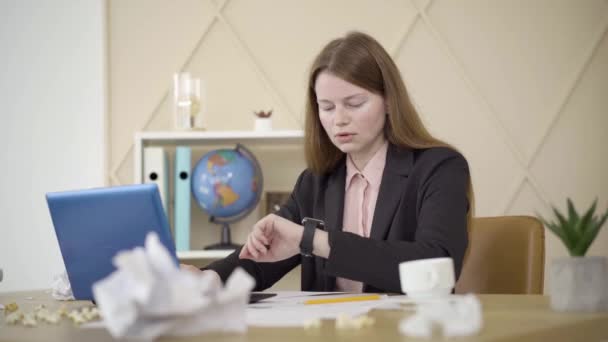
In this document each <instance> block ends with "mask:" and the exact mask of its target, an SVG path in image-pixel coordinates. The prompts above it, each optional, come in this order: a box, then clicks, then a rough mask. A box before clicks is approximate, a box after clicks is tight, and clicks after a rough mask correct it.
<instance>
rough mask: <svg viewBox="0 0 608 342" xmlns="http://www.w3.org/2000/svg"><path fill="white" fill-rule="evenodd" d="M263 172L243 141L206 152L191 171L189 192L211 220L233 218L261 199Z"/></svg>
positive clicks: (240, 215) (236, 218)
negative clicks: (231, 147) (230, 147)
mask: <svg viewBox="0 0 608 342" xmlns="http://www.w3.org/2000/svg"><path fill="white" fill-rule="evenodd" d="M261 192H262V172H261V169H260V165H259V163H258V161H257V160H256V159H255V157H254V155H253V154H252V153H251V151H249V150H248V149H246V148H245V147H244V146H242V145H240V144H239V145H237V146H236V148H234V149H220V150H214V151H211V152H209V153H207V154H205V155H204V156H203V157H202V158H201V159H200V160H199V161H198V163H197V164H196V166H195V167H194V170H193V171H192V194H193V195H194V198H195V199H196V202H197V203H198V205H199V207H200V208H201V209H202V210H203V211H205V212H206V213H207V214H209V216H211V217H212V220H213V221H214V222H235V221H238V220H239V219H241V218H243V217H244V216H246V215H247V214H248V213H249V212H251V211H252V210H253V209H254V208H255V206H256V205H257V204H258V202H259V200H260V195H261Z"/></svg>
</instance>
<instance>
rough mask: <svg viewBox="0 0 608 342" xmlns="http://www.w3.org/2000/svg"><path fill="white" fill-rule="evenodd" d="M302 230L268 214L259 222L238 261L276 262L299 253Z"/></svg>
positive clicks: (283, 219)
mask: <svg viewBox="0 0 608 342" xmlns="http://www.w3.org/2000/svg"><path fill="white" fill-rule="evenodd" d="M303 231H304V228H303V227H302V226H301V225H299V224H296V223H293V222H291V221H289V220H287V219H285V218H283V217H281V216H278V215H275V214H270V215H267V216H266V217H264V218H262V219H261V220H259V221H258V222H257V223H256V224H255V225H254V226H253V230H252V231H251V233H250V234H249V236H248V237H247V242H246V243H245V245H244V246H243V248H242V249H241V253H240V254H239V258H240V259H251V260H254V261H257V262H276V261H281V260H285V259H287V258H290V257H292V256H294V255H296V254H298V253H300V240H301V239H302V232H303Z"/></svg>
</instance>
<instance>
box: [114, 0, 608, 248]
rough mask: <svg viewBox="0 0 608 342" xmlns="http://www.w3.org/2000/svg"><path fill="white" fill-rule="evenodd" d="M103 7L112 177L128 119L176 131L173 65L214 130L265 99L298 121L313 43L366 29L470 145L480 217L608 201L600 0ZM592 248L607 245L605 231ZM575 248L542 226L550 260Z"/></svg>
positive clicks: (422, 104) (607, 89) (247, 118)
mask: <svg viewBox="0 0 608 342" xmlns="http://www.w3.org/2000/svg"><path fill="white" fill-rule="evenodd" d="M108 13H109V51H110V56H109V62H110V65H109V69H110V113H109V122H110V131H109V135H110V139H108V141H109V146H108V150H109V162H108V167H109V170H108V173H109V174H110V177H111V179H110V180H109V181H110V182H111V183H112V184H122V183H130V182H131V181H132V179H131V177H132V167H133V166H132V159H133V158H132V141H133V133H134V132H136V131H139V130H168V129H171V125H172V120H171V116H170V110H169V102H168V101H169V100H170V97H169V96H168V95H169V91H170V87H171V75H172V73H173V72H175V71H178V70H186V71H190V72H192V73H193V74H195V75H198V76H201V77H202V78H204V79H205V81H206V83H207V87H208V94H207V95H208V114H209V117H208V122H209V129H212V130H230V129H250V128H252V126H253V116H252V115H251V111H252V110H256V109H269V108H273V109H274V110H275V121H274V124H275V127H277V128H279V129H299V128H301V127H302V126H301V125H302V121H303V117H302V112H303V100H304V94H305V86H306V84H305V82H306V74H307V71H308V67H309V65H310V63H311V62H312V58H313V56H314V54H315V53H316V52H317V51H318V50H319V48H320V47H321V46H322V45H323V44H325V43H326V42H327V41H329V40H330V39H332V38H335V37H337V36H341V35H342V34H344V33H345V32H346V31H348V30H352V29H356V30H362V31H365V32H368V33H370V34H372V35H373V36H375V37H376V38H377V39H378V40H379V41H380V42H381V43H382V44H383V45H384V46H385V47H386V48H387V50H388V51H389V52H390V53H391V54H392V55H393V57H394V58H395V61H396V62H397V64H398V65H399V67H400V69H401V71H402V74H403V76H404V79H405V81H406V84H407V86H408V88H409V91H410V92H411V95H412V97H413V99H414V101H415V103H416V105H417V107H418V108H419V109H420V112H421V113H422V115H423V119H424V121H425V122H426V124H427V125H428V127H429V128H430V129H431V131H432V132H433V133H434V134H436V135H437V136H438V137H440V138H442V139H444V140H447V141H449V142H451V143H453V144H454V145H455V146H456V147H458V148H459V149H460V150H461V151H462V152H463V153H464V154H465V155H466V156H467V158H468V160H469V163H470V165H471V169H472V174H473V181H474V186H475V193H476V199H477V215H478V216H489V215H510V214H526V215H534V214H535V213H542V214H545V215H546V214H548V208H549V205H550V204H554V205H556V206H558V207H560V208H563V207H564V205H565V198H566V197H572V198H573V199H574V201H575V203H577V204H578V205H579V206H580V207H584V206H587V205H588V204H589V203H590V202H591V201H592V200H593V199H594V198H595V197H598V198H599V199H600V205H601V207H604V208H605V207H606V206H608V177H607V176H606V175H607V174H608V161H607V160H606V157H607V156H608V154H607V153H606V151H605V149H606V147H607V146H608V134H607V133H606V132H605V131H606V129H607V128H608V102H607V101H608V100H607V98H608V96H606V94H608V37H607V34H606V31H607V30H608V1H606V0H589V1H570V0H559V1H554V0H539V1H534V2H530V1H524V0H518V1H499V0H493V1H484V0H468V1H459V2H453V1H448V0H436V1H423V0H420V1H415V0H413V1H398V0H392V1H383V2H377V1H371V0H369V1H366V0H357V1H346V0H339V1H331V2H328V1H320V0H315V1H296V0H286V1H270V0H256V1H247V0H233V1H219V0H218V1H211V0H187V1H186V0H184V1H180V2H177V3H176V2H172V1H167V0H154V1H148V0H131V1H115V0H111V1H109V11H108ZM295 177H296V174H295V172H294V175H293V180H294V181H295ZM287 183H289V182H288V181H287ZM277 186H279V185H277ZM280 186H281V187H283V188H290V187H291V186H292V184H281V185H280ZM239 234H240V235H239V236H244V234H246V232H240V233H239ZM237 235H238V234H237ZM590 253H591V254H600V255H608V229H604V230H603V232H602V233H601V234H600V236H599V237H598V239H597V241H596V242H595V243H594V245H593V246H592V248H591V250H590ZM565 254H566V252H565V249H564V248H563V247H562V246H561V244H560V242H559V241H557V239H555V238H554V237H552V236H548V237H547V260H551V259H552V258H553V257H556V256H561V255H565Z"/></svg>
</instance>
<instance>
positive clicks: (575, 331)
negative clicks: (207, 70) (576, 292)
mask: <svg viewBox="0 0 608 342" xmlns="http://www.w3.org/2000/svg"><path fill="white" fill-rule="evenodd" d="M479 298H480V299H481V302H482V306H483V318H484V327H483V330H482V331H481V333H480V334H479V335H477V336H472V337H470V338H467V339H466V340H467V341H488V340H492V341H518V342H519V341H582V340H585V341H598V342H608V313H562V312H554V311H551V309H550V308H549V299H548V298H547V297H545V296H539V295H480V296H479ZM10 302H17V304H18V305H19V306H20V308H21V309H22V310H24V311H31V310H33V309H34V307H35V306H36V305H39V304H44V305H45V306H47V307H48V308H49V309H54V308H58V307H59V306H60V305H62V304H64V303H65V304H66V305H67V307H68V309H74V308H78V307H81V306H85V305H90V303H89V302H57V301H54V300H53V299H52V298H51V297H50V295H49V294H48V293H46V292H44V291H34V292H13V293H0V303H3V304H8V303H10ZM411 314H412V313H411V312H407V311H398V310H393V311H381V310H374V311H372V312H371V313H370V315H371V316H373V317H375V318H376V323H375V325H374V326H373V327H371V328H366V329H363V330H360V331H356V332H354V331H350V332H341V331H339V330H336V329H335V328H334V322H333V321H323V324H322V326H321V328H320V329H318V330H305V329H304V328H249V331H248V332H247V333H246V334H244V335H238V334H206V335H201V336H196V337H190V338H163V339H160V341H200V340H205V341H226V342H229V341H239V342H242V341H260V342H268V341H275V340H277V341H290V342H298V341H317V342H321V341H336V340H338V341H339V340H348V341H403V340H407V341H416V339H412V338H407V337H405V336H402V335H400V334H399V331H398V328H397V327H398V324H399V321H400V320H401V319H402V318H404V317H407V316H408V315H411ZM0 318H1V319H0V341H51V342H53V341H87V342H95V341H111V340H112V337H111V336H110V335H109V333H108V332H107V331H105V329H83V328H79V327H76V326H74V325H73V324H72V323H71V322H69V321H67V320H63V321H62V322H61V323H60V324H59V325H56V326H55V325H46V324H43V323H40V324H39V325H38V326H37V327H34V328H27V327H23V326H12V325H6V322H5V320H4V317H2V315H0ZM435 340H436V341H445V340H444V339H443V338H442V337H440V336H437V337H436V338H435V339H433V340H432V341H435ZM458 340H460V341H462V340H465V339H458ZM425 341H430V340H425Z"/></svg>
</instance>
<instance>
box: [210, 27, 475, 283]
mask: <svg viewBox="0 0 608 342" xmlns="http://www.w3.org/2000/svg"><path fill="white" fill-rule="evenodd" d="M308 85H309V86H308V96H307V103H306V123H305V125H306V127H305V152H306V161H307V164H308V169H307V170H305V171H304V172H302V174H301V175H300V176H299V178H298V180H297V182H296V185H295V187H294V189H293V192H292V194H291V196H290V199H289V201H288V202H287V203H286V204H285V205H284V206H283V207H282V208H281V209H280V211H279V212H277V214H271V215H268V216H266V217H264V218H262V219H261V220H260V221H258V222H257V223H256V224H255V225H254V227H253V230H252V232H251V233H250V234H249V236H248V238H247V242H246V243H245V245H244V246H243V247H242V248H241V249H240V250H237V251H236V252H234V253H233V254H232V255H230V256H228V257H227V258H225V259H223V260H219V261H216V262H214V263H212V264H211V265H209V266H208V267H207V268H206V269H205V270H204V272H215V273H216V274H217V275H219V277H220V278H221V279H222V280H223V281H225V280H226V278H227V277H228V276H229V275H230V273H232V271H233V270H234V269H235V268H236V267H239V266H240V267H242V268H244V269H245V270H246V271H247V272H248V273H249V274H251V275H252V276H253V277H254V278H255V280H256V283H257V285H256V288H255V290H257V291H261V290H264V289H266V288H268V287H270V286H272V285H273V284H274V283H275V282H277V281H278V280H279V279H281V277H283V276H284V275H285V274H286V273H287V272H289V271H290V270H292V269H293V268H294V267H296V266H297V265H302V276H301V279H302V284H301V288H302V290H303V291H352V292H401V288H400V285H399V270H398V265H399V263H400V262H403V261H408V260H415V259H424V258H434V257H446V256H449V257H451V258H453V260H454V266H455V269H456V275H457V276H458V275H459V273H460V270H461V268H462V263H463V258H464V255H465V251H466V249H467V226H468V221H469V219H470V217H471V215H472V208H473V198H472V191H471V181H470V173H469V168H468V165H467V161H466V160H465V158H464V157H463V156H462V155H461V154H460V153H458V152H457V151H456V150H455V149H454V148H452V147H450V146H449V145H448V144H446V143H444V142H441V141H440V140H438V139H436V138H434V137H433V136H431V134H429V132H428V131H427V130H426V129H425V127H424V125H423V124H422V121H421V120H420V117H419V115H418V113H417V112H416V110H415V108H414V106H413V105H412V103H411V101H410V98H409V96H408V93H407V90H406V88H405V85H404V83H403V80H402V78H401V75H400V73H399V70H398V68H397V66H396V65H395V63H394V62H393V60H392V59H391V58H390V56H389V55H388V53H387V52H386V51H385V50H384V49H383V48H382V46H381V45H380V44H379V43H378V42H377V41H376V40H374V39H373V38H371V37H370V36H368V35H366V34H363V33H359V32H351V33H349V34H347V35H346V36H345V37H343V38H339V39H335V40H333V41H331V42H330V43H329V44H327V45H326V46H325V47H324V48H323V49H322V51H321V52H320V53H319V55H318V56H317V57H316V59H315V60H314V63H313V65H312V68H311V71H310V77H309V84H308Z"/></svg>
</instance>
